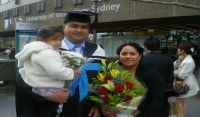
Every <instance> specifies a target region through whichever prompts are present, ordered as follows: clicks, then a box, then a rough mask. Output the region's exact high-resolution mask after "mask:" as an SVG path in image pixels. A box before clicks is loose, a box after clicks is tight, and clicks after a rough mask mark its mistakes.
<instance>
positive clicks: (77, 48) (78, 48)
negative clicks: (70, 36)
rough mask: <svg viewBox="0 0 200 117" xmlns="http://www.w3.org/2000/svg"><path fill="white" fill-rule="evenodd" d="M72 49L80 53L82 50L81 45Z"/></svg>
mask: <svg viewBox="0 0 200 117" xmlns="http://www.w3.org/2000/svg"><path fill="white" fill-rule="evenodd" d="M72 51H73V52H78V53H80V52H81V47H77V46H74V47H73V48H72Z"/></svg>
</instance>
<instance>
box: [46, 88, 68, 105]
mask: <svg viewBox="0 0 200 117" xmlns="http://www.w3.org/2000/svg"><path fill="white" fill-rule="evenodd" d="M68 97H69V90H68V89H67V88H64V89H61V90H60V91H58V92H56V93H54V94H52V95H50V96H47V97H45V99H47V100H49V101H52V102H56V103H66V102H67V99H68Z"/></svg>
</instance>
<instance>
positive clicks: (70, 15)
mask: <svg viewBox="0 0 200 117" xmlns="http://www.w3.org/2000/svg"><path fill="white" fill-rule="evenodd" d="M66 13H67V15H66V16H65V18H64V23H67V22H69V21H77V22H81V23H91V18H90V16H93V15H96V13H94V12H91V11H81V10H79V11H78V10H77V11H66Z"/></svg>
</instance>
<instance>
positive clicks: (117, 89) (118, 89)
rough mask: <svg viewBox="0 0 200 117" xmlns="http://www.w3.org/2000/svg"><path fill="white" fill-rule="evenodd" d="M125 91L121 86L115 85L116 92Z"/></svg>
mask: <svg viewBox="0 0 200 117" xmlns="http://www.w3.org/2000/svg"><path fill="white" fill-rule="evenodd" d="M123 90H124V86H123V85H121V84H117V85H115V91H116V92H118V93H121V92H122V91H123Z"/></svg>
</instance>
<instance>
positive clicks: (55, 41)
mask: <svg viewBox="0 0 200 117" xmlns="http://www.w3.org/2000/svg"><path fill="white" fill-rule="evenodd" d="M62 39H63V35H62V34H61V33H59V32H57V33H56V34H55V35H53V36H51V37H48V39H47V40H48V41H47V42H46V43H47V44H49V45H51V46H52V47H53V49H55V50H58V49H59V48H60V47H61V42H62Z"/></svg>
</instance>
